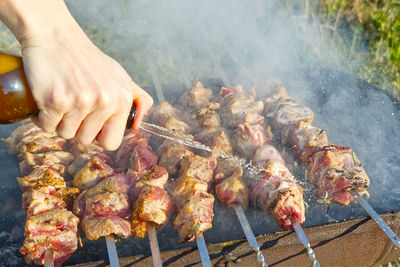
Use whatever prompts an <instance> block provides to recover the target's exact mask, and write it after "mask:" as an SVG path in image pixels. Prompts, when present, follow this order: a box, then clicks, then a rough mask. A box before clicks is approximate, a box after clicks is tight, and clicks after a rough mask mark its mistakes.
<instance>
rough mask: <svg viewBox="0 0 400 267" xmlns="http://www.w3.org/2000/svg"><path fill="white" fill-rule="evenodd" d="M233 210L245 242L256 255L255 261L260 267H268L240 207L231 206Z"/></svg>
mask: <svg viewBox="0 0 400 267" xmlns="http://www.w3.org/2000/svg"><path fill="white" fill-rule="evenodd" d="M233 208H234V210H235V213H236V215H237V217H238V219H239V223H240V225H241V226H242V229H243V232H244V235H245V236H246V239H247V242H249V245H250V247H252V248H253V249H254V250H255V251H256V253H257V260H258V261H259V262H260V263H261V266H263V267H268V265H267V264H266V263H265V259H264V255H263V254H262V252H261V250H260V247H259V246H258V243H257V240H256V238H255V236H254V233H253V231H252V230H251V227H250V224H249V221H248V220H247V218H246V215H245V214H244V212H243V209H242V207H241V206H239V205H233Z"/></svg>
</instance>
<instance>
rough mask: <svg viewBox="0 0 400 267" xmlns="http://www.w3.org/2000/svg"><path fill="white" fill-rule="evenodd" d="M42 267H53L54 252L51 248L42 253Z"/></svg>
mask: <svg viewBox="0 0 400 267" xmlns="http://www.w3.org/2000/svg"><path fill="white" fill-rule="evenodd" d="M44 266H45V267H54V250H53V249H52V248H49V249H47V250H46V251H45V252H44Z"/></svg>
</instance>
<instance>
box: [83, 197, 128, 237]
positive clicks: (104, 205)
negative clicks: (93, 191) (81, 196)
mask: <svg viewBox="0 0 400 267" xmlns="http://www.w3.org/2000/svg"><path fill="white" fill-rule="evenodd" d="M129 212H130V206H129V201H128V196H127V195H126V194H123V193H117V192H106V193H102V194H97V195H94V196H90V197H86V205H85V215H87V216H88V215H90V216H96V217H101V216H103V217H104V216H108V215H110V214H112V215H115V216H119V217H122V218H125V217H127V216H128V215H129ZM85 215H84V216H85ZM85 233H86V232H85ZM86 235H88V233H86Z"/></svg>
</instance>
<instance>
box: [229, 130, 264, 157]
mask: <svg viewBox="0 0 400 267" xmlns="http://www.w3.org/2000/svg"><path fill="white" fill-rule="evenodd" d="M234 140H235V141H234V142H235V147H236V150H237V152H238V153H239V154H240V155H242V156H244V157H246V158H253V156H254V153H255V151H256V149H257V148H259V147H261V146H262V145H264V144H266V143H268V142H269V140H268V139H267V137H266V136H265V132H264V127H263V126H262V125H260V124H252V125H250V124H248V123H245V124H241V125H239V127H238V128H237V129H236V130H235V137H234Z"/></svg>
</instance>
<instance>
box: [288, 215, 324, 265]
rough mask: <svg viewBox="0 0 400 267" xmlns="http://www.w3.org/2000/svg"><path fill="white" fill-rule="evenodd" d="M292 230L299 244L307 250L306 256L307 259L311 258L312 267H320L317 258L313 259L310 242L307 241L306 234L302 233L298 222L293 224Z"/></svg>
mask: <svg viewBox="0 0 400 267" xmlns="http://www.w3.org/2000/svg"><path fill="white" fill-rule="evenodd" d="M293 229H294V230H295V232H296V234H297V236H298V238H299V240H300V242H301V243H302V244H303V245H304V246H305V247H306V249H307V255H308V257H310V258H311V260H312V261H313V265H312V266H313V267H320V265H319V262H318V260H317V258H316V257H315V253H314V250H313V249H312V248H311V244H310V241H308V238H307V236H306V233H304V231H303V228H302V227H301V225H300V224H299V223H298V222H294V223H293Z"/></svg>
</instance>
